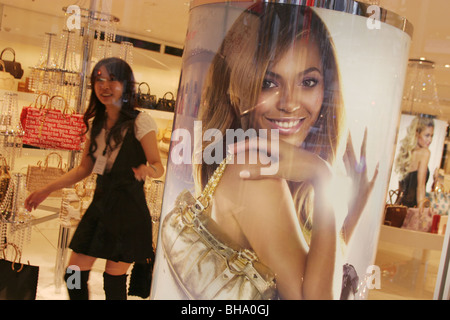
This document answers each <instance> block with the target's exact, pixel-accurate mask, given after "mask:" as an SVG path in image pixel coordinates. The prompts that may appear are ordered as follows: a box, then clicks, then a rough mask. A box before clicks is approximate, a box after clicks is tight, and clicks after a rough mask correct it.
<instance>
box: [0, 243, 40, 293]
mask: <svg viewBox="0 0 450 320" xmlns="http://www.w3.org/2000/svg"><path fill="white" fill-rule="evenodd" d="M7 246H12V247H13V248H14V250H15V256H14V259H13V260H12V261H9V260H6V254H5V250H6V247H7ZM21 257H22V253H21V252H20V250H19V248H17V246H16V245H14V244H11V243H8V244H6V246H5V248H4V249H3V259H0V300H35V299H36V291H37V285H38V280H39V266H32V265H30V264H24V263H21V262H20V260H21Z"/></svg>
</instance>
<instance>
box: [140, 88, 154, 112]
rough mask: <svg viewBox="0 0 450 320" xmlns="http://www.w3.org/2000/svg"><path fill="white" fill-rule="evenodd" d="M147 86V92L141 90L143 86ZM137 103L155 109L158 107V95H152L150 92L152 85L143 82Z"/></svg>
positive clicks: (142, 106) (141, 106)
mask: <svg viewBox="0 0 450 320" xmlns="http://www.w3.org/2000/svg"><path fill="white" fill-rule="evenodd" d="M142 86H144V87H147V91H146V93H144V92H142V91H141V87H142ZM137 103H138V106H139V107H140V108H145V109H155V108H156V104H157V101H156V95H152V94H151V92H150V86H149V85H148V83H147V82H141V83H140V84H139V86H138V92H137Z"/></svg>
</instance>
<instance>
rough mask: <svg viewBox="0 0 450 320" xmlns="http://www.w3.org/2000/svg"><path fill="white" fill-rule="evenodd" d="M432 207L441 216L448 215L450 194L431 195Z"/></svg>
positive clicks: (436, 193) (442, 192)
mask: <svg viewBox="0 0 450 320" xmlns="http://www.w3.org/2000/svg"><path fill="white" fill-rule="evenodd" d="M430 198H431V205H430V207H432V208H433V209H434V211H435V212H436V213H437V214H440V215H448V213H449V211H450V193H447V192H445V191H434V192H431V193H430Z"/></svg>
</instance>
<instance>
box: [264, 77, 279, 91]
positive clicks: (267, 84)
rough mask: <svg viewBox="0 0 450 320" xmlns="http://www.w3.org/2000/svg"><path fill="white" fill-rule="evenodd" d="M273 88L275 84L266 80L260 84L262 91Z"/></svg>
mask: <svg viewBox="0 0 450 320" xmlns="http://www.w3.org/2000/svg"><path fill="white" fill-rule="evenodd" d="M275 87H276V84H275V83H274V82H273V81H271V80H267V79H264V80H263V83H262V88H263V89H270V88H275Z"/></svg>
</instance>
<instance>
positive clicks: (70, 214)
mask: <svg viewBox="0 0 450 320" xmlns="http://www.w3.org/2000/svg"><path fill="white" fill-rule="evenodd" d="M95 177H96V175H95V174H91V175H90V176H89V177H87V178H86V179H84V180H83V181H80V182H78V183H77V184H76V185H75V188H64V189H62V200H61V210H60V213H59V220H60V223H61V226H63V227H66V228H71V227H75V226H77V225H78V223H79V222H80V220H81V218H82V217H83V215H84V213H85V212H86V210H87V208H88V207H89V205H90V204H91V202H92V199H93V197H94V191H95Z"/></svg>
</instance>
